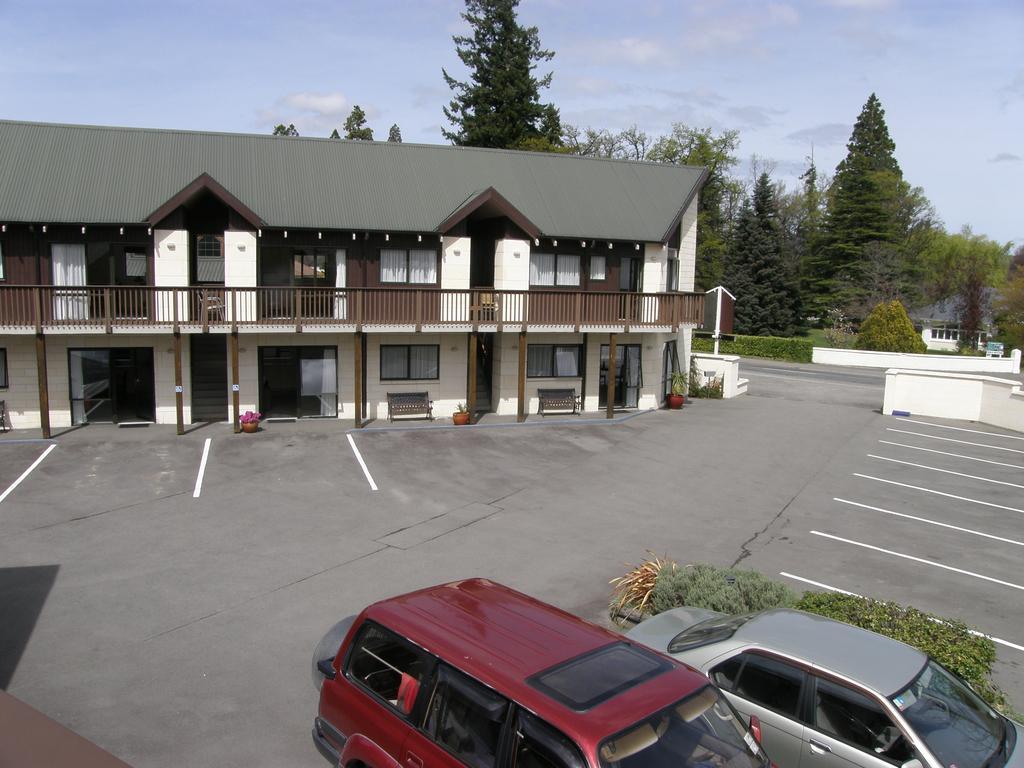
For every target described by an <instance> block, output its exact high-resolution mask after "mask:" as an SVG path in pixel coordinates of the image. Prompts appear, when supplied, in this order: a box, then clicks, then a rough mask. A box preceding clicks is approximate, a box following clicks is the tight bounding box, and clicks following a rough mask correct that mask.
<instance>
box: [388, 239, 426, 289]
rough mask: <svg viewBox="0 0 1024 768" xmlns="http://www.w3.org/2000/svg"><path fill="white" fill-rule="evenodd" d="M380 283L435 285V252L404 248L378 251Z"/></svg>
mask: <svg viewBox="0 0 1024 768" xmlns="http://www.w3.org/2000/svg"><path fill="white" fill-rule="evenodd" d="M380 281H381V282H382V283H413V284H416V285H432V284H436V283H437V252H436V251H430V250H417V249H410V250H406V249H404V248H382V249H381V251H380Z"/></svg>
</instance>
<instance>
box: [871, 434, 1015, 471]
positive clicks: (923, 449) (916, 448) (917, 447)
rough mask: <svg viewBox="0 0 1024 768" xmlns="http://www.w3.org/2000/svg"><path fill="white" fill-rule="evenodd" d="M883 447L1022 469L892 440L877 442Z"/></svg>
mask: <svg viewBox="0 0 1024 768" xmlns="http://www.w3.org/2000/svg"><path fill="white" fill-rule="evenodd" d="M878 442H880V443H882V444H883V445H895V446H896V447H897V448H909V449H910V450H912V451H927V452H928V453H939V454H942V455H943V456H952V457H953V458H955V459H967V460H968V461H981V462H984V463H985V464H995V465H996V466H998V467H1009V468H1010V469H1024V466H1021V465H1020V464H1007V463H1006V462H1005V461H992V459H979V458H978V457H977V456H968V455H966V454H963V453H950V452H949V451H937V450H935V449H934V448H922V447H921V446H920V445H907V444H906V443H894V442H893V441H892V440H879V441H878Z"/></svg>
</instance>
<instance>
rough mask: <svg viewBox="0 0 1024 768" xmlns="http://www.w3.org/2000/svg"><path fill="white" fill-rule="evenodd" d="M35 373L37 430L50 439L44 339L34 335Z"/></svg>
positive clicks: (48, 393)
mask: <svg viewBox="0 0 1024 768" xmlns="http://www.w3.org/2000/svg"><path fill="white" fill-rule="evenodd" d="M36 372H37V374H38V377H39V428H40V430H41V431H42V433H43V437H45V438H47V439H49V437H50V385H49V383H48V381H47V377H46V337H45V336H43V332H42V331H39V332H38V333H36Z"/></svg>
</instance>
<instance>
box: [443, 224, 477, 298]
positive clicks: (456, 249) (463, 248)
mask: <svg viewBox="0 0 1024 768" xmlns="http://www.w3.org/2000/svg"><path fill="white" fill-rule="evenodd" d="M470 244H471V241H470V239H469V238H468V237H449V236H447V235H446V236H445V237H444V239H443V240H442V245H441V287H442V288H451V289H459V288H469V248H470Z"/></svg>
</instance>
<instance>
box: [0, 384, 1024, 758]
mask: <svg viewBox="0 0 1024 768" xmlns="http://www.w3.org/2000/svg"><path fill="white" fill-rule="evenodd" d="M744 375H745V376H748V377H749V378H750V381H751V386H750V395H748V396H745V397H742V398H738V399H736V400H732V401H720V402H697V403H695V404H692V405H690V406H688V407H687V408H686V409H685V410H684V412H682V413H668V412H657V413H650V414H643V415H640V416H637V417H636V418H633V419H630V420H628V421H623V422H620V423H616V424H613V425H603V424H602V425H578V426H563V425H547V426H542V427H535V426H527V427H518V428H509V427H494V428H474V429H438V430H415V431H402V432H373V431H367V432H362V433H356V434H354V435H353V441H352V442H353V443H354V444H355V447H356V449H357V450H358V453H359V455H360V456H361V458H362V459H363V463H364V464H365V466H366V472H365V473H364V470H363V467H362V466H361V465H360V463H359V461H358V459H357V457H356V452H355V451H354V450H353V446H352V445H351V444H350V442H349V440H348V436H347V434H346V431H345V430H344V428H343V426H342V425H340V424H336V423H324V422H306V423H300V424H289V425H277V424H274V425H269V426H268V428H267V429H266V430H265V431H264V432H261V433H260V434H258V435H255V436H247V435H240V436H236V435H233V434H231V433H230V431H228V430H227V428H225V427H223V426H222V425H212V426H209V427H204V428H202V429H197V430H194V431H193V432H191V433H189V434H188V435H186V436H184V437H180V438H179V437H175V436H174V434H173V429H170V430H167V429H164V428H156V427H153V428H149V429H137V430H127V429H120V430H118V429H114V428H109V427H99V426H97V427H89V428H85V429H80V430H76V431H73V432H69V433H67V434H65V435H63V436H61V437H60V438H58V439H57V440H56V441H52V442H29V443H21V442H13V441H3V442H0V455H2V456H3V461H0V493H4V492H6V490H7V489H9V488H10V486H11V485H12V484H13V483H15V481H16V480H18V478H19V477H21V476H22V474H23V473H24V472H25V470H26V469H28V468H29V467H30V466H32V465H33V463H34V462H36V461H37V460H38V459H39V458H40V457H42V456H43V454H44V452H47V451H49V452H48V453H46V455H45V457H43V458H42V460H41V461H39V463H38V465H36V466H35V468H34V469H32V471H31V472H30V473H29V474H28V475H27V476H25V477H24V478H23V479H22V481H21V483H20V484H19V485H17V486H16V487H14V488H13V490H11V491H10V493H9V494H7V496H6V497H5V498H3V499H2V500H0V627H4V629H3V630H0V685H2V687H5V688H6V689H7V690H8V691H10V692H11V693H13V694H14V695H16V696H18V697H20V698H22V699H23V700H25V701H27V702H28V703H30V704H32V705H34V706H36V707H38V708H39V709H41V710H42V711H44V712H46V713H47V714H49V715H50V716H51V717H54V718H55V719H57V720H59V721H60V722H62V723H64V724H66V725H68V726H70V727H71V728H73V729H75V730H77V731H79V732H80V733H82V734H83V735H85V736H87V737H88V738H90V739H92V740H94V741H96V742H97V743H99V744H100V745H101V746H103V747H105V748H107V749H109V750H110V751H112V752H114V753H115V754H116V755H118V756H119V757H121V758H122V759H124V760H126V761H128V762H129V763H132V764H133V765H138V766H171V765H174V766H180V765H195V766H221V765H234V764H248V765H255V766H263V765H266V766H278V765H289V766H302V765H309V766H322V765H325V764H326V763H325V762H324V761H323V759H322V758H321V757H320V756H319V754H318V753H317V752H316V750H315V749H314V747H313V745H312V743H311V741H310V738H309V725H310V721H311V719H312V716H313V714H314V712H315V707H316V702H315V693H314V691H313V688H312V686H311V684H310V679H309V655H310V653H311V651H312V648H313V645H314V644H315V643H316V641H317V640H318V639H319V638H320V636H321V634H322V633H323V631H324V630H325V629H326V628H327V627H328V626H329V625H330V624H332V623H333V622H334V621H335V620H336V619H338V618H340V617H342V616H344V615H347V614H350V613H353V612H356V611H358V610H359V609H360V608H361V607H363V606H364V605H365V604H367V603H368V602H370V601H372V600H374V599H378V598H381V597H385V596H388V595H391V594H396V593H399V592H401V591H405V590H409V589H413V588H417V587H421V586H425V585H428V584H433V583H438V582H442V581H445V580H449V579H454V578H460V577H466V576H471V575H482V576H488V577H491V578H494V579H496V580H499V581H503V582H505V583H508V584H510V585H511V586H514V587H516V588H519V589H522V590H524V591H526V592H529V593H531V594H534V595H537V596H538V597H540V598H542V599H546V600H548V601H550V602H553V603H555V604H556V605H559V606H561V607H563V608H566V609H568V610H570V611H573V612H575V613H578V614H580V615H583V616H585V617H587V618H592V619H596V620H602V619H603V618H604V615H605V609H606V606H607V601H608V597H609V592H608V585H607V582H608V580H609V579H610V578H612V577H613V576H616V575H619V574H620V573H621V572H622V571H623V570H624V565H623V563H624V562H636V561H638V560H640V559H642V558H643V557H645V555H646V552H647V550H655V551H657V553H658V554H668V555H669V556H671V557H673V558H674V559H676V560H678V561H679V562H693V561H710V562H714V563H718V564H722V565H730V564H733V563H739V564H742V565H743V566H747V567H752V568H756V569H758V570H762V571H765V572H767V573H771V574H780V573H785V574H788V575H787V576H779V578H785V579H787V580H788V581H789V583H790V584H791V585H792V586H793V587H794V588H798V589H800V588H810V587H811V586H812V585H811V584H810V583H809V582H813V583H817V584H819V585H826V586H827V587H831V588H835V589H843V590H847V591H851V592H856V593H859V594H867V595H871V596H873V597H880V598H890V599H895V600H899V601H902V602H909V603H912V604H914V605H917V606H918V607H921V608H923V609H926V610H932V611H935V612H938V613H943V614H947V615H954V616H960V617H962V618H964V619H965V620H967V621H968V622H970V623H973V624H975V625H976V626H977V627H978V628H979V629H980V630H982V631H983V632H986V633H988V634H991V635H994V636H996V637H998V638H999V639H1001V640H1004V641H1006V642H1008V643H1013V644H1016V645H1024V628H1022V627H1021V626H1020V621H1019V618H1018V617H1019V615H1020V612H1021V607H1022V605H1024V599H1022V598H1024V594H1022V593H1024V588H1022V586H1021V585H1024V565H1022V564H1021V562H1022V561H1021V558H1020V549H1019V548H1020V547H1021V546H1022V542H1024V535H1021V534H1019V533H1017V531H1018V530H1019V529H1020V523H1019V520H1020V518H1019V517H1018V515H1020V514H1024V511H1022V510H1024V493H1022V491H1024V488H1022V487H1021V486H1022V485H1024V481H1022V480H1021V475H1022V473H1021V471H1020V470H1021V468H1022V467H1024V440H1021V439H1020V436H1016V435H1009V434H1005V433H1004V434H999V430H995V429H992V428H989V427H986V426H983V425H982V426H979V425H971V424H952V423H944V424H941V425H939V424H937V422H936V420H916V421H926V422H929V423H925V424H922V423H913V422H908V421H907V420H904V419H894V418H892V417H884V416H882V415H881V414H880V413H878V412H877V410H876V409H877V408H878V407H879V405H880V402H881V389H882V378H881V376H880V375H879V374H876V373H874V372H846V371H828V370H823V369H819V368H814V369H810V368H802V367H796V366H788V367H787V366H779V365H775V364H772V365H768V364H757V365H751V366H750V367H749V368H745V369H744ZM947 427H958V428H960V429H976V430H979V431H981V432H987V433H989V434H977V433H973V432H970V433H969V432H961V431H959V430H957V429H949V428H947ZM894 429H899V430H902V431H901V432H898V433H897V432H892V431H890V430H894ZM907 432H914V433H915V434H907ZM952 440H957V441H962V442H951V441H952ZM207 441H209V442H208V443H207ZM879 441H885V442H879ZM894 443H895V444H894ZM969 443H975V444H977V445H970V444H969ZM54 445H55V446H56V447H55V448H51V446H54ZM207 446H208V447H207ZM932 451H942V452H943V453H933V452H932ZM204 452H205V453H206V462H205V466H204V468H203V471H202V480H201V482H197V479H198V476H199V474H200V467H201V465H203V454H204ZM951 454H956V455H951ZM965 457H968V458H965ZM901 462H903V463H901ZM990 462H998V463H990ZM940 470H941V471H940ZM954 472H955V473H959V474H950V473H954ZM967 475H970V477H968V476H967ZM872 478H875V479H872ZM992 481H996V482H992ZM371 483H372V486H371ZM373 486H376V488H377V490H374V489H373ZM920 489H926V490H920ZM954 497H959V498H954ZM912 558H913V559H912ZM999 657H1000V663H999V667H998V669H997V673H998V680H999V682H1000V683H1001V684H1002V685H1003V686H1004V688H1006V689H1007V690H1008V691H1009V692H1010V693H1011V696H1012V697H1013V699H1014V700H1015V701H1016V703H1017V704H1018V707H1019V706H1020V705H1021V703H1022V702H1024V675H1022V673H1021V669H1022V667H1021V661H1022V659H1024V652H1022V651H1020V650H1018V649H1016V648H1014V647H1013V646H1011V645H1000V646H999Z"/></svg>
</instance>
